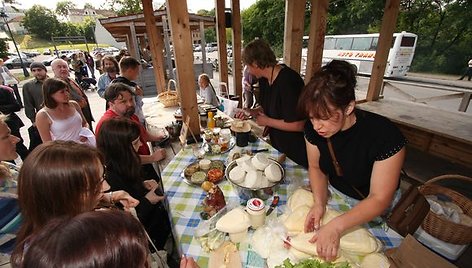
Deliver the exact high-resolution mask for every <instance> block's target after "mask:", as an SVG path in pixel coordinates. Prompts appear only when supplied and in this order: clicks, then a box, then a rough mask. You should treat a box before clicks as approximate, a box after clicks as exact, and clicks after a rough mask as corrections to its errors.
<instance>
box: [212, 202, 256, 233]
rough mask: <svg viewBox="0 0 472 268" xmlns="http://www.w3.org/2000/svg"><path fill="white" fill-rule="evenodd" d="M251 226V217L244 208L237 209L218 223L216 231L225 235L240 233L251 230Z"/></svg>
mask: <svg viewBox="0 0 472 268" xmlns="http://www.w3.org/2000/svg"><path fill="white" fill-rule="evenodd" d="M250 225H251V222H250V220H249V215H248V214H247V213H246V211H244V209H243V208H242V207H237V208H234V209H233V210H231V211H230V212H228V213H226V214H225V215H224V216H223V217H221V218H220V219H219V220H218V221H217V222H216V229H218V231H221V232H225V233H239V232H242V231H244V230H246V229H247V228H249V226H250Z"/></svg>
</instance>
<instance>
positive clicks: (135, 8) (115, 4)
mask: <svg viewBox="0 0 472 268" xmlns="http://www.w3.org/2000/svg"><path fill="white" fill-rule="evenodd" d="M102 7H103V8H108V9H110V10H113V11H114V12H116V13H117V14H118V15H120V16H122V15H130V14H137V13H141V12H142V11H143V5H142V2H141V0H106V1H105V4H103V6H102Z"/></svg>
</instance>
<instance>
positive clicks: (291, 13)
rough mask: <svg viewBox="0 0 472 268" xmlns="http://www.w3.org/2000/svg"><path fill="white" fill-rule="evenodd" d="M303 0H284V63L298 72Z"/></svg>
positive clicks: (301, 39)
mask: <svg viewBox="0 0 472 268" xmlns="http://www.w3.org/2000/svg"><path fill="white" fill-rule="evenodd" d="M305 2H306V1H305V0H285V31H284V63H285V64H287V65H288V66H289V67H290V68H292V69H294V70H295V71H297V72H300V62H301V56H302V44H303V30H304V26H305V25H304V23H305V20H304V18H305Z"/></svg>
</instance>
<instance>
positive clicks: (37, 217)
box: [11, 141, 139, 267]
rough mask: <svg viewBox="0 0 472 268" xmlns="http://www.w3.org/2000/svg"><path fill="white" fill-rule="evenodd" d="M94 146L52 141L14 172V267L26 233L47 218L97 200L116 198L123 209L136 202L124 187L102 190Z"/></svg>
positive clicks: (80, 210)
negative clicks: (17, 211) (17, 215)
mask: <svg viewBox="0 0 472 268" xmlns="http://www.w3.org/2000/svg"><path fill="white" fill-rule="evenodd" d="M103 162H104V161H103V158H102V156H101V155H100V153H99V152H98V150H97V149H95V148H92V147H90V146H87V145H83V144H78V143H76V142H72V141H53V142H47V143H43V144H41V145H40V146H38V147H36V149H35V150H33V152H31V154H30V155H29V156H28V157H27V158H26V160H25V162H24V163H23V166H22V167H21V170H20V173H19V175H18V200H19V203H20V208H21V215H22V217H23V223H22V226H21V229H20V231H19V233H18V236H17V244H16V246H15V250H14V251H13V254H12V259H11V260H12V262H11V263H12V264H13V267H18V265H19V263H21V260H22V259H23V253H24V250H25V249H26V248H27V245H28V244H29V241H30V237H31V236H32V235H35V234H36V233H37V232H39V231H40V230H41V229H42V228H43V227H44V226H45V225H46V224H47V223H48V222H49V221H50V220H52V219H55V218H61V217H74V216H76V215H78V214H80V213H83V212H86V211H92V210H94V209H95V208H96V207H97V205H98V203H99V202H100V201H102V202H107V203H113V202H114V201H119V202H120V203H121V204H122V205H123V206H124V207H125V209H127V208H131V207H135V206H136V205H137V204H138V203H139V202H138V201H137V200H136V199H133V198H132V197H130V196H129V195H128V194H127V193H126V192H124V191H113V192H111V191H110V192H108V193H107V194H104V192H105V191H108V190H109V188H110V186H109V185H108V183H107V182H106V181H105V166H104V164H103Z"/></svg>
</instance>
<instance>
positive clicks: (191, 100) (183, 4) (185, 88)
mask: <svg viewBox="0 0 472 268" xmlns="http://www.w3.org/2000/svg"><path fill="white" fill-rule="evenodd" d="M166 6H167V14H168V15H169V22H170V30H171V33H172V44H173V45H174V58H175V65H176V68H177V77H178V80H177V81H178V82H177V84H178V89H179V97H180V104H181V108H182V118H187V117H190V123H189V127H190V130H191V131H192V132H193V133H195V134H196V135H198V134H200V120H199V117H198V106H197V94H196V92H195V74H194V71H193V57H189V55H193V49H192V36H191V34H190V28H189V16H188V11H187V10H188V9H187V0H181V1H174V0H166Z"/></svg>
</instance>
